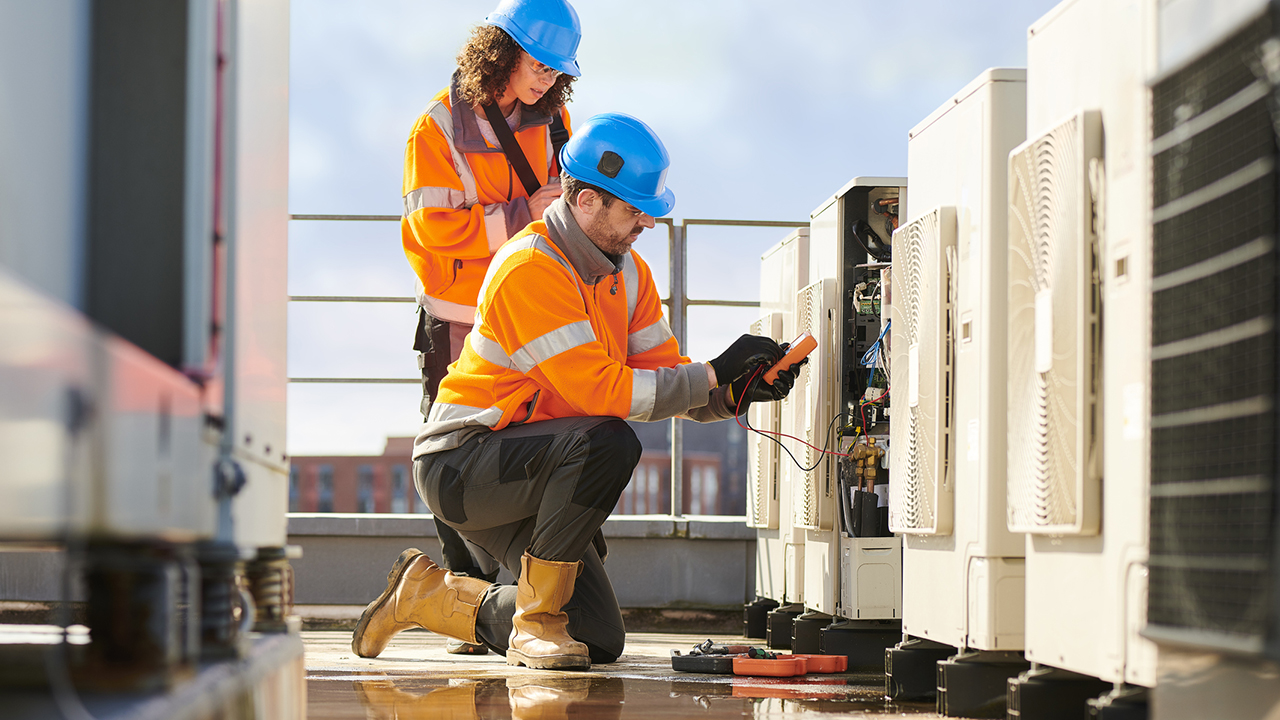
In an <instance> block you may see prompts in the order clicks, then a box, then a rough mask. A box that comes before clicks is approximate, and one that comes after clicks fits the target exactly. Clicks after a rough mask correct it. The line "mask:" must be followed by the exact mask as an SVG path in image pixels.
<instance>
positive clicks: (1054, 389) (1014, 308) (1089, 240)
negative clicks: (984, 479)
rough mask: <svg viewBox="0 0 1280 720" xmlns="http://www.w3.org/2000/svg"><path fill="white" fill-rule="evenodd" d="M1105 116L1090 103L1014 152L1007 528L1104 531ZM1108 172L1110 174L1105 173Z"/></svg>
mask: <svg viewBox="0 0 1280 720" xmlns="http://www.w3.org/2000/svg"><path fill="white" fill-rule="evenodd" d="M1101 156H1102V119H1101V117H1100V116H1099V114H1098V113H1097V112H1094V111H1082V112H1079V113H1076V114H1074V115H1072V116H1071V117H1070V118H1068V119H1067V120H1066V121H1065V122H1063V123H1061V124H1059V125H1056V126H1054V127H1052V128H1051V129H1049V131H1048V132H1045V133H1044V134H1042V135H1039V136H1035V137H1033V138H1032V139H1030V140H1028V141H1027V142H1026V143H1024V144H1023V145H1021V146H1019V147H1018V148H1016V149H1015V150H1014V151H1013V153H1012V155H1010V157H1009V452H1008V458H1009V488H1008V489H1009V529H1010V530H1012V531H1014V532H1027V533H1038V534H1041V535H1092V534H1094V533H1096V532H1098V514H1099V508H1098V501H1099V486H1100V484H1101V478H1100V477H1099V473H1100V471H1101V447H1100V445H1101V437H1099V434H1098V427H1097V423H1098V421H1099V420H1100V418H1099V417H1098V381H1099V377H1098V371H1099V360H1100V356H1101V352H1100V351H1101V348H1100V347H1099V340H1100V338H1099V336H1098V319H1099V317H1098V316H1099V312H1098V303H1099V300H1100V298H1099V297H1098V282H1097V263H1098V248H1097V242H1096V240H1097V236H1096V235H1095V234H1094V225H1093V218H1094V203H1093V199H1092V197H1091V193H1090V181H1089V177H1090V172H1091V170H1092V171H1093V172H1094V173H1095V174H1096V173H1099V172H1101V170H1102V165H1101V162H1100V161H1101ZM1097 177H1098V178H1099V179H1101V178H1100V176H1097Z"/></svg>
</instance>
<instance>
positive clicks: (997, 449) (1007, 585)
mask: <svg viewBox="0 0 1280 720" xmlns="http://www.w3.org/2000/svg"><path fill="white" fill-rule="evenodd" d="M1025 139H1026V72H1025V71H1023V70H1020V69H1006V68H997V69H992V70H988V71H986V72H984V73H983V74H982V75H980V76H979V77H978V78H976V79H975V80H974V81H973V82H971V83H969V84H968V85H967V86H966V87H965V88H963V89H962V90H961V91H960V92H959V93H957V94H956V95H955V96H954V97H952V98H951V99H950V100H948V101H947V102H945V103H943V104H942V106H941V107H939V108H938V109H937V110H936V111H935V112H933V113H932V114H930V115H929V117H927V118H926V119H925V120H924V121H922V122H921V123H919V124H918V125H917V126H916V127H915V128H913V129H912V130H911V132H910V133H909V134H908V143H907V177H908V181H909V182H910V185H911V205H912V207H915V208H921V209H923V210H926V211H928V212H932V211H930V210H929V209H930V208H939V207H947V208H953V209H954V218H955V220H954V223H955V225H954V227H955V239H954V245H953V246H951V247H952V248H953V249H952V252H951V253H947V248H945V247H936V246H935V247H930V246H929V243H930V240H929V239H928V237H929V234H928V233H926V232H925V230H926V229H927V228H928V227H929V226H930V225H931V224H932V223H934V222H938V223H941V222H942V220H943V218H939V219H938V220H936V221H935V220H930V219H928V217H927V215H928V212H926V213H919V214H913V215H912V217H910V218H908V219H907V223H906V225H907V227H908V228H912V229H911V230H908V231H907V232H904V229H902V228H900V229H899V231H898V233H896V234H895V242H894V244H895V246H899V247H898V248H896V250H895V253H894V263H893V264H894V267H893V283H892V284H893V288H892V289H893V302H892V306H893V308H894V309H895V315H894V317H893V327H892V329H891V331H890V332H892V334H893V346H892V348H893V350H892V358H893V359H892V362H891V369H892V372H891V375H892V386H893V402H892V404H891V407H890V411H891V418H892V420H893V422H892V423H891V431H890V432H891V437H892V443H891V454H892V462H891V464H890V465H891V470H890V472H891V473H893V480H892V481H891V482H890V486H891V489H890V505H891V512H893V513H894V521H893V524H891V528H892V529H893V530H894V531H895V532H902V533H903V535H904V540H903V558H902V570H903V579H902V586H903V589H902V598H903V601H902V605H903V607H902V630H903V633H904V634H906V635H910V636H915V637H921V638H924V639H928V640H932V641H935V642H939V643H943V644H946V645H951V646H953V647H967V648H973V649H977V650H992V651H1017V650H1021V649H1022V643H1023V635H1024V628H1023V622H1022V616H1023V609H1024V608H1023V605H1024V602H1023V596H1024V588H1023V556H1024V554H1025V538H1024V536H1022V535H1019V534H1014V533H1011V532H1010V531H1009V530H1008V528H1007V526H1006V522H1005V517H1006V489H1005V412H1006V407H1005V395H1006V389H1005V386H1006V383H1007V378H1006V372H1005V370H1006V360H1007V359H1006V343H1005V332H1006V325H1007V322H1006V313H1005V309H1006V306H1007V299H1006V290H1005V285H1006V272H1005V268H1006V265H1007V257H1006V255H1007V253H1008V247H1007V242H1008V241H1007V232H1006V225H1007V221H1008V192H1007V189H1006V187H1007V186H1006V171H1005V170H1004V169H1005V168H1007V166H1008V160H1009V151H1011V150H1012V149H1013V148H1015V147H1017V146H1018V145H1019V144H1021V143H1022V142H1023V140H1025ZM915 223H921V225H919V226H914V224H915ZM913 226H914V227H913ZM911 232H917V233H919V238H920V240H919V241H918V242H919V244H920V245H919V246H920V250H919V251H918V252H920V253H922V254H927V256H928V257H929V258H930V259H929V262H930V263H932V262H934V258H936V262H937V263H939V265H938V266H934V265H931V264H930V265H927V267H928V268H929V270H928V272H929V273H930V277H936V276H940V275H941V274H942V273H943V272H944V271H945V272H946V273H948V275H949V284H948V287H949V288H951V289H952V295H951V297H950V307H949V312H946V311H945V309H944V308H942V307H938V309H937V310H936V312H938V313H939V316H938V318H937V320H936V327H937V330H934V331H933V332H932V333H929V331H928V330H926V329H925V328H914V329H913V328H912V327H910V325H909V322H908V317H907V316H905V315H903V316H900V315H898V314H897V312H896V311H897V310H899V309H901V308H905V307H909V306H910V305H911V303H912V302H913V297H912V290H911V283H912V282H913V280H912V279H911V276H912V275H914V274H916V273H915V272H914V271H913V270H912V269H911V267H910V262H911V261H910V260H909V256H910V254H911V252H912V251H910V250H908V249H907V248H908V247H910V246H911V245H913V244H914V243H912V242H910V241H908V240H907V238H908V237H911V235H910V233H911ZM899 237H901V238H902V239H901V240H898V239H897V238H899ZM934 282H938V283H940V282H941V281H940V280H938V281H934ZM941 289H942V288H938V290H936V291H931V292H941ZM924 300H925V298H924V297H923V296H922V297H921V299H920V300H915V301H916V302H923V301H924ZM929 301H930V302H933V303H938V302H939V300H938V299H937V296H933V297H931V298H929ZM913 332H914V333H916V334H915V336H914V337H911V334H912V333H913ZM948 341H949V342H951V343H952V348H953V350H952V352H953V353H954V354H953V356H952V357H953V360H952V370H951V373H950V375H949V381H947V380H946V379H944V376H942V375H941V374H939V373H937V372H936V371H935V370H933V369H931V368H929V363H930V362H935V360H934V358H938V357H940V352H941V351H940V349H938V348H936V347H933V346H932V345H930V343H932V342H942V343H946V342H948ZM926 351H928V353H929V355H930V357H926V356H925V355H926ZM926 370H928V372H929V373H930V374H931V379H930V381H933V380H932V378H937V380H936V381H933V382H937V383H938V384H937V385H936V387H937V388H938V390H937V392H938V397H937V398H930V397H926V395H925V394H924V393H925V392H926V391H928V390H930V389H931V388H930V387H929V386H928V385H927V384H926V378H925V374H926ZM904 380H905V381H906V383H905V385H906V386H905V387H904V383H903V381H904ZM926 403H928V405H926ZM935 403H936V407H938V408H940V409H939V411H938V412H942V413H947V412H949V417H950V418H951V421H950V423H949V432H948V431H947V426H946V425H944V424H943V420H942V419H943V418H945V417H948V416H947V415H939V416H936V417H937V419H932V420H931V419H929V418H928V417H927V416H926V417H922V418H921V420H922V422H926V423H927V424H925V425H924V427H922V428H921V436H920V437H919V438H918V439H916V440H915V441H914V442H915V447H916V448H917V450H916V451H915V452H916V454H917V457H916V458H915V459H914V462H915V463H916V466H915V467H912V462H913V458H912V453H911V452H910V447H911V443H912V440H911V439H910V435H909V434H905V435H904V434H903V433H904V431H906V430H908V428H909V427H910V425H911V423H910V422H905V423H902V421H903V420H905V419H906V418H905V417H904V416H905V415H906V414H907V412H908V411H909V410H914V411H917V412H922V411H921V408H924V409H925V410H929V409H930V408H932V407H935V405H934V404H935ZM900 423H902V424H900ZM903 425H906V426H907V427H903ZM930 451H932V454H930ZM937 453H946V455H945V456H944V457H947V458H949V466H943V465H942V463H941V460H940V459H939V458H938V456H937ZM926 459H928V460H929V462H931V463H932V468H934V470H933V472H934V473H935V477H938V481H937V482H939V483H948V482H949V483H950V497H949V500H950V502H951V503H952V504H951V506H950V507H949V508H943V507H938V508H936V509H934V512H933V515H932V516H931V515H930V514H929V513H928V512H927V510H928V509H929V508H927V507H925V506H924V505H923V504H922V503H921V502H920V500H924V499H928V495H927V494H921V492H925V493H927V489H928V487H929V486H928V485H927V484H926V483H924V482H923V478H921V477H920V473H921V472H922V469H921V463H922V462H924V461H925V460H926ZM944 467H945V468H946V470H947V474H946V475H942V476H938V475H937V474H936V473H938V472H940V470H941V469H943V468H944ZM904 474H905V475H907V478H906V479H907V483H903V482H902V481H903V479H904V478H903V475H904ZM912 475H916V476H917V477H916V479H915V482H916V483H918V484H917V486H916V487H917V488H918V491H917V498H920V499H919V500H915V502H916V505H915V506H913V505H911V504H909V503H908V502H906V501H907V500H908V499H909V497H910V496H909V495H908V494H907V493H906V492H904V491H905V490H907V488H909V487H911V485H910V483H911V482H912V478H911V476H912ZM894 486H897V487H894ZM939 497H947V495H946V494H944V493H941V492H940V493H939ZM944 510H945V512H944ZM913 513H914V515H913ZM948 521H949V522H950V524H949V526H948V525H947V522H948Z"/></svg>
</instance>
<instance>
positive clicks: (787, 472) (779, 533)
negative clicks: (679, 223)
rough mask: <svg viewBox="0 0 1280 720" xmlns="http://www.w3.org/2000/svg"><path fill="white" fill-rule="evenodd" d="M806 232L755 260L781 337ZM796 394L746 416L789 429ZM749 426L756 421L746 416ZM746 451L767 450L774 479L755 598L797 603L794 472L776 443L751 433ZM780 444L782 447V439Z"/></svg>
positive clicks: (800, 539)
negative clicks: (767, 418) (766, 415)
mask: <svg viewBox="0 0 1280 720" xmlns="http://www.w3.org/2000/svg"><path fill="white" fill-rule="evenodd" d="M808 278H809V228H798V229H796V230H794V231H792V232H791V233H790V234H788V235H787V237H786V238H784V239H783V240H782V241H781V242H779V243H778V244H777V245H774V246H773V247H771V248H769V249H768V250H766V251H765V252H764V253H763V254H762V255H761V256H760V309H761V311H762V312H764V313H765V317H766V318H768V317H769V316H771V315H772V316H777V317H778V318H780V320H778V321H770V322H771V323H772V322H779V323H780V325H781V337H782V338H784V339H786V340H790V339H794V337H795V328H796V321H795V301H796V292H798V291H799V290H800V289H801V288H803V287H804V286H805V285H808ZM798 395H799V393H797V392H792V393H791V394H790V395H788V397H787V399H785V400H783V401H782V402H780V403H756V404H754V405H752V407H751V410H750V411H748V412H755V410H756V408H758V407H762V406H768V407H770V408H771V409H772V413H773V416H774V419H773V422H774V423H775V425H776V427H777V428H778V429H781V428H785V427H790V420H789V418H790V417H791V413H793V412H794V406H795V405H796V403H797V396H798ZM750 417H751V419H752V421H753V423H754V422H755V421H756V417H757V416H754V415H753V416H750ZM748 442H749V443H750V444H749V446H748V452H749V453H750V455H751V456H756V455H757V454H758V453H759V452H760V446H761V444H766V443H767V444H768V445H770V446H772V447H773V450H772V451H771V452H772V453H773V457H774V463H773V468H774V471H775V473H776V478H777V481H776V482H777V498H778V506H777V510H776V515H775V518H776V519H777V521H776V523H775V524H774V525H773V527H768V528H758V529H757V530H756V597H758V598H769V599H770V600H776V601H778V602H780V603H789V602H800V598H801V597H802V596H803V593H804V586H803V584H802V580H803V573H804V565H803V563H804V534H803V533H804V531H803V530H800V531H797V530H796V529H795V527H794V526H793V525H792V523H791V503H792V492H791V483H792V478H793V476H794V475H795V473H797V472H798V470H799V469H798V468H797V467H796V465H795V463H794V462H792V461H791V458H790V457H789V456H788V455H787V454H786V453H784V452H783V451H782V449H781V448H780V447H778V445H777V444H775V443H773V442H771V441H770V440H768V439H766V438H763V437H761V436H760V435H758V434H756V433H751V435H750V437H749V439H748ZM783 442H786V441H785V440H783Z"/></svg>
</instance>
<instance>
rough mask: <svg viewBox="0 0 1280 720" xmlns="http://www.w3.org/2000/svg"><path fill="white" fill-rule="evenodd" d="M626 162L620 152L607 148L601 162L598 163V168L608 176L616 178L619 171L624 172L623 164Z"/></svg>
mask: <svg viewBox="0 0 1280 720" xmlns="http://www.w3.org/2000/svg"><path fill="white" fill-rule="evenodd" d="M625 162H626V161H625V160H623V159H622V156H621V155H619V154H618V153H616V152H614V151H612V150H605V151H604V155H601V156H600V162H599V164H597V165H596V169H597V170H599V171H600V173H601V174H602V175H605V176H606V177H610V178H616V177H618V173H620V172H622V166H623V164H624V163H625Z"/></svg>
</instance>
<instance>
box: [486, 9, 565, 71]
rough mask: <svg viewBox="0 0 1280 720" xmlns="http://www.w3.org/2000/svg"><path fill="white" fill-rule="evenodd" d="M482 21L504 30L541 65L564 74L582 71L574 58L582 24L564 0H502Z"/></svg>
mask: <svg viewBox="0 0 1280 720" xmlns="http://www.w3.org/2000/svg"><path fill="white" fill-rule="evenodd" d="M484 22H485V24H486V25H495V26H497V27H500V28H502V29H503V30H505V31H506V32H507V34H508V35H510V36H511V37H512V38H514V39H515V41H516V42H518V43H520V47H522V48H524V51H525V52H527V53H529V54H530V55H532V56H533V59H534V60H537V61H538V62H540V63H542V64H543V65H546V66H547V67H553V68H555V69H556V70H559V71H560V72H562V73H564V74H565V75H572V76H574V77H578V76H579V75H581V74H582V71H581V70H579V69H578V62H577V60H576V59H575V58H576V57H577V55H578V42H579V41H581V40H582V25H581V24H580V23H579V22H578V13H576V12H574V10H573V6H572V5H570V4H569V3H567V2H565V0H502V2H500V3H498V7H497V8H495V9H494V11H493V12H491V13H489V16H488V17H486V18H485V19H484Z"/></svg>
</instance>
